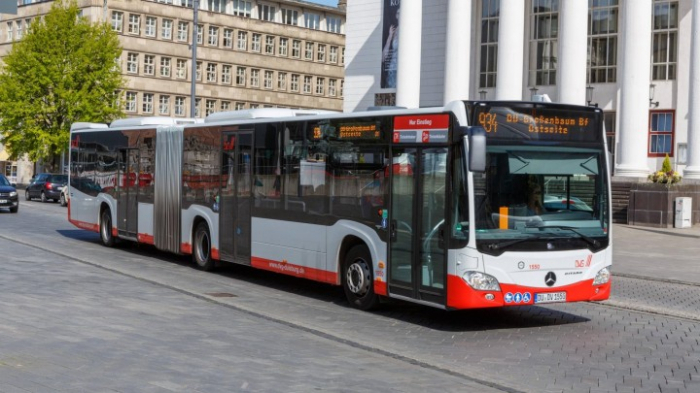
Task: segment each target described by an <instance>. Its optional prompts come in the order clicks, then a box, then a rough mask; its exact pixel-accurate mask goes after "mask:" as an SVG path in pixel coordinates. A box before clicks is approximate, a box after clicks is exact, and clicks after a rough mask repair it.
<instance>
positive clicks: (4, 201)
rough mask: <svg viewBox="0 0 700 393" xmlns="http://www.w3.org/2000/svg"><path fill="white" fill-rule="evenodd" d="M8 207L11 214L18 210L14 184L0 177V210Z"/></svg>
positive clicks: (3, 176)
mask: <svg viewBox="0 0 700 393" xmlns="http://www.w3.org/2000/svg"><path fill="white" fill-rule="evenodd" d="M3 207H8V208H10V212H11V213H17V210H19V198H17V189H15V184H13V183H10V181H9V180H7V178H6V177H5V175H0V208H3Z"/></svg>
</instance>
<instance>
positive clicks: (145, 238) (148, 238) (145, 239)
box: [138, 233, 156, 244]
mask: <svg viewBox="0 0 700 393" xmlns="http://www.w3.org/2000/svg"><path fill="white" fill-rule="evenodd" d="M138 240H139V243H146V244H156V242H155V239H154V238H153V235H149V234H147V233H139V235H138Z"/></svg>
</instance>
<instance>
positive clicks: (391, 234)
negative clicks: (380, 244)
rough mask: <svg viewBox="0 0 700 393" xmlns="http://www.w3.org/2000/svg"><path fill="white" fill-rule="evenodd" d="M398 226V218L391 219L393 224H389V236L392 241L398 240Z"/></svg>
mask: <svg viewBox="0 0 700 393" xmlns="http://www.w3.org/2000/svg"><path fill="white" fill-rule="evenodd" d="M396 226H397V223H396V220H391V224H389V238H390V239H391V241H392V242H395V241H396Z"/></svg>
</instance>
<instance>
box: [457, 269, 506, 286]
mask: <svg viewBox="0 0 700 393" xmlns="http://www.w3.org/2000/svg"><path fill="white" fill-rule="evenodd" d="M462 278H463V279H464V281H465V282H466V283H467V284H469V286H470V287H472V288H474V289H476V290H478V291H500V290H501V286H500V285H498V280H496V277H494V276H491V275H488V274H486V273H482V272H466V273H464V276H462Z"/></svg>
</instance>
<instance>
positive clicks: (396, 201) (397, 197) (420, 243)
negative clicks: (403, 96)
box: [389, 147, 447, 304]
mask: <svg viewBox="0 0 700 393" xmlns="http://www.w3.org/2000/svg"><path fill="white" fill-rule="evenodd" d="M392 156H393V163H392V181H391V208H390V236H389V238H390V256H389V291H390V292H391V294H395V295H400V296H404V297H409V298H412V299H418V300H421V301H425V302H430V303H437V304H444V303H445V282H446V278H447V273H446V263H447V252H446V251H447V250H446V248H445V240H444V228H445V225H444V224H445V207H446V206H445V201H446V184H447V183H446V182H447V167H446V163H447V148H446V147H437V148H403V147H401V148H399V147H394V148H393V149H392Z"/></svg>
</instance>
